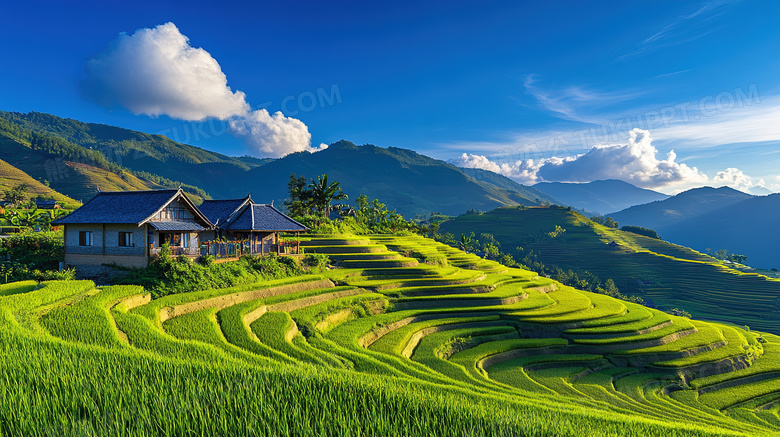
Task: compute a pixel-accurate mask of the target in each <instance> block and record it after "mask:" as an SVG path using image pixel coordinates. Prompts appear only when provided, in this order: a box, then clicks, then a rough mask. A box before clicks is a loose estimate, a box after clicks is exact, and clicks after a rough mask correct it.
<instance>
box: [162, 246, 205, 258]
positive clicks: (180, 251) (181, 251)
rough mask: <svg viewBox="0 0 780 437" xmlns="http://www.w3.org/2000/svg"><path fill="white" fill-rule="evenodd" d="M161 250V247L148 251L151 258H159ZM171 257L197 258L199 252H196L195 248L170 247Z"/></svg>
mask: <svg viewBox="0 0 780 437" xmlns="http://www.w3.org/2000/svg"><path fill="white" fill-rule="evenodd" d="M161 250H162V248H161V247H153V248H151V250H150V254H151V255H152V256H160V251H161ZM171 255H173V256H180V255H184V256H198V255H200V252H199V251H198V248H197V247H177V246H171Z"/></svg>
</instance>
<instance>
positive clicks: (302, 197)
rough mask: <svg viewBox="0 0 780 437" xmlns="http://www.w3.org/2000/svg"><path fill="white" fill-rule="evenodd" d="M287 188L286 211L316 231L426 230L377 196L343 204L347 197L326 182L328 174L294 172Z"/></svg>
mask: <svg viewBox="0 0 780 437" xmlns="http://www.w3.org/2000/svg"><path fill="white" fill-rule="evenodd" d="M287 187H288V191H289V193H290V197H289V199H287V201H285V203H284V207H285V209H286V210H287V213H288V214H289V215H290V216H291V217H292V218H294V219H295V220H297V221H299V222H301V223H302V224H304V225H306V226H307V227H309V228H310V229H311V230H312V232H313V233H315V234H357V235H366V234H398V233H402V232H409V233H416V234H423V235H425V234H428V233H429V228H428V227H426V226H423V225H420V224H417V223H414V222H412V221H409V220H406V218H405V217H404V216H403V215H401V214H398V213H397V212H395V210H392V211H391V210H388V209H387V205H386V204H384V203H382V202H380V201H379V199H374V200H369V198H368V196H366V195H361V196H359V197H358V198H357V199H356V200H355V204H354V205H351V204H349V203H346V201H347V200H349V198H348V196H347V195H346V194H345V193H344V192H343V191H342V189H341V184H340V183H339V182H336V181H329V180H328V175H320V176H318V177H317V178H316V179H315V178H312V179H308V180H307V179H306V177H305V176H298V175H296V174H295V173H293V174H292V175H291V176H290V181H289V183H288V184H287ZM341 202H344V203H341Z"/></svg>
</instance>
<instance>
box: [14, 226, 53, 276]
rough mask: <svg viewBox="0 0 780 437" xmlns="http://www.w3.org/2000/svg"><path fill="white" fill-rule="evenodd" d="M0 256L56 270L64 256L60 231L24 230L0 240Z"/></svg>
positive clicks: (39, 267)
mask: <svg viewBox="0 0 780 437" xmlns="http://www.w3.org/2000/svg"><path fill="white" fill-rule="evenodd" d="M0 257H3V258H7V259H8V260H9V261H11V262H14V263H18V264H22V265H25V266H28V267H29V268H31V269H37V270H57V269H59V264H60V261H62V260H63V259H64V257H65V243H64V240H63V238H62V232H51V231H49V232H34V231H32V230H24V231H22V232H20V233H18V234H13V235H11V236H10V237H8V238H5V239H3V240H0Z"/></svg>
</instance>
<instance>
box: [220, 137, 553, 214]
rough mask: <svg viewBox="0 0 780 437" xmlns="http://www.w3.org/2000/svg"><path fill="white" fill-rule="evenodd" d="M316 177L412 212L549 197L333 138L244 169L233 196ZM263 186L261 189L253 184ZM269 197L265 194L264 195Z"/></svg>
mask: <svg viewBox="0 0 780 437" xmlns="http://www.w3.org/2000/svg"><path fill="white" fill-rule="evenodd" d="M291 173H296V174H298V175H305V176H307V177H315V176H317V175H320V174H328V176H329V177H330V178H331V179H332V180H337V181H339V182H340V183H341V187H342V188H343V190H344V192H345V193H347V194H348V195H349V197H350V199H355V198H357V197H358V196H359V195H361V194H365V195H367V196H368V197H369V198H371V199H374V198H379V199H382V201H383V202H386V203H387V205H388V208H390V209H396V210H397V211H398V212H399V213H401V214H403V215H405V216H407V217H414V216H415V215H417V214H430V213H431V212H439V213H442V214H448V215H454V214H461V213H464V212H466V211H467V210H469V209H472V208H475V209H478V210H488V209H493V208H496V207H498V206H502V205H517V204H521V203H522V204H525V205H538V204H540V203H542V202H543V201H550V200H554V199H552V198H551V197H549V196H547V195H545V194H543V193H541V192H539V191H537V190H534V189H533V188H530V187H523V186H522V185H518V184H515V185H518V187H520V188H522V190H516V189H514V188H512V185H511V184H512V182H511V181H509V182H510V184H507V183H506V181H505V180H502V179H501V176H498V175H496V177H495V178H486V177H479V179H476V178H474V177H472V176H469V175H467V174H466V173H464V172H463V171H462V170H461V169H459V168H457V167H455V166H453V165H451V164H448V163H446V162H444V161H440V160H437V159H433V158H429V157H427V156H424V155H420V154H419V153H416V152H414V151H412V150H406V149H400V148H396V147H388V148H383V147H377V146H374V145H370V144H366V145H363V146H356V145H355V144H352V143H350V142H349V141H343V140H342V141H339V142H337V143H334V144H331V145H330V146H329V147H328V148H327V149H326V150H324V151H321V152H317V153H309V152H300V153H293V154H290V155H287V156H285V157H284V158H281V159H277V160H275V161H273V162H269V163H267V164H265V165H264V166H262V167H260V168H255V169H252V170H250V171H248V172H246V173H245V174H243V176H242V177H243V178H244V179H240V180H239V183H236V184H235V185H234V188H233V191H231V194H230V195H231V196H240V195H242V193H244V195H245V192H244V191H242V190H247V189H250V188H252V191H253V192H261V193H263V195H264V196H266V199H269V200H270V199H275V200H277V201H281V200H283V199H285V198H286V197H287V182H288V180H289V177H290V174H291ZM253 187H262V190H260V189H258V190H253ZM264 201H267V200H264Z"/></svg>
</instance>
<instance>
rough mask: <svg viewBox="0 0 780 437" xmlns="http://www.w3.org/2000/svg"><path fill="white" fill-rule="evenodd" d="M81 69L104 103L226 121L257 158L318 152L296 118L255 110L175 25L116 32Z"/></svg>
mask: <svg viewBox="0 0 780 437" xmlns="http://www.w3.org/2000/svg"><path fill="white" fill-rule="evenodd" d="M85 70H86V76H85V78H84V80H83V81H82V90H83V92H84V94H85V95H86V96H87V97H88V98H90V99H91V100H93V101H95V102H96V103H99V104H101V105H103V106H106V107H109V108H111V107H123V108H126V109H128V110H130V111H132V112H133V113H135V114H145V115H149V116H153V117H156V116H160V115H167V116H169V117H172V118H176V119H180V120H187V121H200V120H204V119H209V118H216V119H219V120H225V121H226V122H228V123H229V125H230V127H231V128H230V130H229V131H230V132H231V133H233V134H234V135H237V136H239V137H241V138H243V139H244V140H245V141H246V143H247V144H248V145H249V146H250V148H251V149H252V150H253V151H254V152H255V153H256V154H257V155H258V156H271V157H279V156H283V155H286V154H288V153H292V152H297V151H303V150H310V151H312V150H316V149H313V148H312V147H311V145H310V143H311V134H310V133H309V130H308V128H307V127H306V125H305V124H304V123H303V122H301V121H300V120H297V119H294V118H288V117H285V116H284V115H283V114H282V113H281V112H277V113H275V114H273V115H272V114H270V113H269V112H268V111H267V110H265V109H260V110H254V111H253V110H252V109H251V107H250V105H249V104H248V103H247V101H246V96H245V94H244V93H243V92H241V91H233V90H232V89H231V88H230V87H229V86H228V84H227V83H228V82H227V77H226V76H225V73H223V72H222V68H221V67H220V65H219V63H218V62H217V61H216V59H214V58H213V57H212V56H211V54H209V53H208V52H207V51H206V50H204V49H202V48H196V47H192V46H191V45H190V43H189V38H187V37H186V36H185V35H183V34H182V33H181V32H180V31H179V29H178V28H177V27H176V25H175V24H173V23H166V24H161V25H159V26H157V27H155V28H152V29H139V30H137V31H136V32H135V33H133V34H132V35H127V34H124V33H123V34H120V35H119V37H118V38H117V39H116V40H115V41H114V43H113V44H112V46H111V47H110V48H109V49H108V50H107V51H106V52H105V53H103V54H102V55H100V56H97V57H95V58H93V59H90V60H88V61H87V64H86V67H85Z"/></svg>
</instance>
